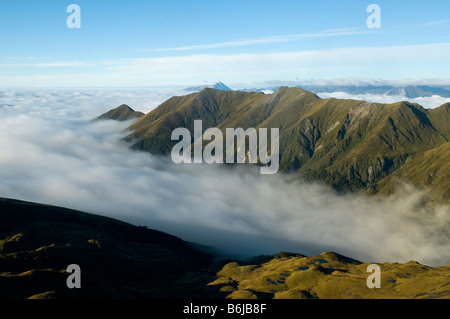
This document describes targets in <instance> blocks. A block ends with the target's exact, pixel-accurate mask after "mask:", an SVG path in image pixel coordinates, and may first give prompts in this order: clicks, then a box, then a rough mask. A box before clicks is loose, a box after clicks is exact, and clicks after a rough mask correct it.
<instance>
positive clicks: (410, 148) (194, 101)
mask: <svg viewBox="0 0 450 319" xmlns="http://www.w3.org/2000/svg"><path fill="white" fill-rule="evenodd" d="M449 107H450V106H449V104H445V105H443V106H441V107H439V108H437V109H433V110H426V109H424V108H422V107H421V106H420V105H417V104H411V103H408V102H398V103H393V104H381V103H369V102H365V101H358V100H339V99H334V98H331V99H320V98H319V97H318V96H316V95H315V94H313V93H311V92H308V91H305V90H302V89H299V88H287V87H282V88H280V89H278V90H277V91H276V92H275V93H273V94H268V95H266V94H264V93H256V92H237V91H232V92H231V91H230V92H227V91H220V90H214V89H209V88H207V89H204V90H202V91H201V92H198V93H193V94H189V95H186V96H180V97H172V98H170V99H169V100H167V101H166V102H164V103H163V104H161V105H160V106H159V107H158V108H156V109H155V110H153V111H152V112H150V113H148V114H147V115H145V116H143V117H141V118H140V119H139V120H138V121H136V122H135V123H134V124H133V125H131V126H130V127H129V130H131V133H130V134H129V136H128V137H127V138H126V139H127V140H128V141H130V142H131V143H132V145H133V148H135V149H139V150H145V151H149V152H151V153H155V154H165V155H168V154H170V151H171V149H172V147H173V146H174V145H175V144H176V143H177V141H172V140H171V133H172V131H173V130H174V129H175V128H178V127H185V128H187V129H189V130H190V132H191V135H193V123H194V120H196V119H201V120H202V121H203V129H204V130H205V129H206V128H209V127H217V128H219V129H220V130H221V131H222V132H223V133H224V132H225V129H226V128H238V127H241V128H243V129H247V128H249V127H254V128H279V129H280V137H279V138H280V170H281V171H284V172H296V173H299V174H300V175H301V176H303V177H305V178H307V179H313V180H322V181H325V182H326V183H327V184H329V185H331V186H332V187H334V188H335V189H337V190H339V191H361V190H362V191H365V192H367V193H370V194H377V193H379V194H385V193H386V192H385V190H384V189H385V188H386V185H387V182H386V181H387V180H388V177H389V176H392V174H393V173H394V172H397V171H398V170H399V169H400V168H402V167H403V171H402V174H397V175H396V176H397V178H402V177H403V176H407V175H411V174H414V172H415V171H416V170H417V169H418V167H417V166H421V165H426V164H428V161H430V160H433V159H432V156H431V154H437V153H439V154H440V155H439V156H440V157H439V158H443V160H442V162H444V161H445V159H447V162H448V160H449V159H450V153H449V149H448V147H443V148H442V147H441V146H442V145H444V144H445V143H447V142H448V141H449V140H450V129H449V127H450V125H449V123H450V122H449ZM204 145H205V144H204ZM433 149H435V150H434V151H432V150H433ZM425 152H428V153H427V154H428V155H424V154H425ZM420 154H422V156H420ZM413 156H414V158H416V160H414V161H411V162H409V163H410V164H409V165H407V166H405V164H406V163H407V160H408V159H412V157H413ZM448 174H449V171H448V166H447V165H445V166H444V167H443V169H441V171H440V175H439V176H448ZM433 176H434V175H431V178H432V179H434V177H433ZM444 179H445V178H440V179H438V180H437V181H434V182H428V183H427V185H429V186H430V187H431V192H429V194H430V198H432V199H435V200H438V201H447V200H449V199H450V195H449V194H448V191H445V190H443V189H444V188H445V185H443V183H442V182H443V181H444ZM408 182H410V183H413V185H415V186H419V187H422V186H424V185H423V184H422V179H420V178H411V179H408ZM434 193H436V195H434Z"/></svg>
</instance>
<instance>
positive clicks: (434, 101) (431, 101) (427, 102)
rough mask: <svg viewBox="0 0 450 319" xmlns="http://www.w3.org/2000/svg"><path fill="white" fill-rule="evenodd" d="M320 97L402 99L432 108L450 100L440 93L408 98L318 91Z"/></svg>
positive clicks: (375, 101)
mask: <svg viewBox="0 0 450 319" xmlns="http://www.w3.org/2000/svg"><path fill="white" fill-rule="evenodd" d="M317 95H318V96H319V97H320V98H323V99H328V98H336V99H352V100H363V101H368V102H374V103H396V102H400V101H408V102H411V103H417V104H419V105H421V106H422V107H424V108H426V109H432V108H436V107H439V106H441V105H442V104H445V103H448V102H450V98H446V97H442V96H440V95H433V96H426V97H417V98H407V97H406V96H402V95H388V94H350V93H346V92H320V93H317Z"/></svg>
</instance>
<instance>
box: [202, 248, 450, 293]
mask: <svg viewBox="0 0 450 319" xmlns="http://www.w3.org/2000/svg"><path fill="white" fill-rule="evenodd" d="M369 265H370V264H369V263H361V262H360V261H357V260H354V259H351V258H347V257H344V256H342V255H339V254H336V253H333V252H325V253H323V254H320V255H317V256H309V257H306V256H295V255H292V254H279V255H275V256H273V257H272V258H267V259H265V260H262V261H259V262H258V261H256V262H254V263H246V264H244V263H238V262H230V263H228V264H226V265H225V266H224V267H223V268H222V269H221V270H220V271H219V272H218V273H217V279H216V280H215V281H213V282H211V283H209V285H210V286H217V287H220V290H221V291H223V292H227V293H228V296H227V298H231V299H257V298H275V299H317V298H320V299H374V298H375V299H386V298H391V299H402V298H404V299H416V298H421V299H425V298H445V299H448V298H450V287H449V286H448V282H449V280H450V266H442V267H436V268H433V267H429V266H425V265H421V264H419V263H417V262H415V261H410V262H407V263H404V264H398V263H382V264H379V266H380V271H381V287H380V288H372V289H369V288H368V287H367V283H366V282H367V278H368V277H369V276H370V275H371V273H370V272H367V266H369Z"/></svg>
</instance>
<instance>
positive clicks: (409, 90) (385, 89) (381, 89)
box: [240, 84, 450, 99]
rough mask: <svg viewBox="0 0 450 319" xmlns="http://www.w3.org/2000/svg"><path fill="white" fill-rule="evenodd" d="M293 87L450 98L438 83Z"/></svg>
mask: <svg viewBox="0 0 450 319" xmlns="http://www.w3.org/2000/svg"><path fill="white" fill-rule="evenodd" d="M291 86H292V87H297V88H302V89H305V90H308V91H310V92H313V93H316V94H318V93H324V92H328V93H331V92H344V93H348V94H352V95H363V94H373V95H387V96H402V97H404V98H405V99H415V98H419V97H431V96H433V95H437V96H441V97H444V98H450V87H448V86H438V85H405V86H394V85H368V84H360V85H338V84H335V85H325V84H323V85H320V84H300V85H291ZM280 87H282V85H269V86H266V87H263V88H261V87H260V88H243V89H240V90H241V91H245V92H262V91H276V90H278V89H279V88H280Z"/></svg>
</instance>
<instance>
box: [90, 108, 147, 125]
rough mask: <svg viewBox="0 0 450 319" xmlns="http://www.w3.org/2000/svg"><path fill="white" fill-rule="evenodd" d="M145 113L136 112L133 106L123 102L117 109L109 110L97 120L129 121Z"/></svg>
mask: <svg viewBox="0 0 450 319" xmlns="http://www.w3.org/2000/svg"><path fill="white" fill-rule="evenodd" d="M144 115H145V114H144V113H142V112H136V111H135V110H133V109H132V108H131V107H129V106H128V105H126V104H122V105H120V106H118V107H116V108H115V109H112V110H109V111H108V112H106V113H103V114H102V115H100V116H99V117H97V118H96V120H116V121H127V120H131V119H133V118H140V117H142V116H144Z"/></svg>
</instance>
